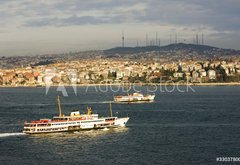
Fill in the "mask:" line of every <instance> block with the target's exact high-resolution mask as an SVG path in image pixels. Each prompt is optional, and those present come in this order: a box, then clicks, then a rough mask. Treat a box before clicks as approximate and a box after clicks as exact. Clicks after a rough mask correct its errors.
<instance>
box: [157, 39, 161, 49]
mask: <svg viewBox="0 0 240 165" xmlns="http://www.w3.org/2000/svg"><path fill="white" fill-rule="evenodd" d="M158 46H159V47H160V46H161V39H160V38H159V40H158Z"/></svg>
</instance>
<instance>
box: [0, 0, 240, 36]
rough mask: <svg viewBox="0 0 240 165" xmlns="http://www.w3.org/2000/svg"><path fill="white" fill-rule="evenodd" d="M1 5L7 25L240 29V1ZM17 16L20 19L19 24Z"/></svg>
mask: <svg viewBox="0 0 240 165" xmlns="http://www.w3.org/2000/svg"><path fill="white" fill-rule="evenodd" d="M0 3H1V6H2V7H1V8H0V9H1V11H0V18H2V19H3V20H4V22H7V23H8V22H9V23H14V22H15V23H16V24H18V25H22V26H30V27H31V26H34V27H37V26H40V27H42V26H71V25H84V24H116V23H151V24H158V25H164V24H172V25H176V26H178V25H180V26H186V27H187V26H195V27H198V26H202V27H204V26H205V27H210V28H212V29H215V30H231V31H239V30H240V19H239V18H238V17H239V16H240V1H238V0H221V1H219V0H211V1H208V0H201V1H198V0H182V1H177V0H149V1H143V0H138V1H137V0H132V1H127V0H89V1H78V0H70V1H65V0H52V1H46V0H40V1H34V0H23V1H17V0H12V1H6V0H2V1H0ZM17 17H21V19H20V21H18V19H17ZM2 24H3V23H2Z"/></svg>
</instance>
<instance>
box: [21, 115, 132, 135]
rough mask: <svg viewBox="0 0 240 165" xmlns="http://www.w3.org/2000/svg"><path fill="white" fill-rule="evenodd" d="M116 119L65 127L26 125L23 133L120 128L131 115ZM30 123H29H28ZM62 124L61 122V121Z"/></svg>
mask: <svg viewBox="0 0 240 165" xmlns="http://www.w3.org/2000/svg"><path fill="white" fill-rule="evenodd" d="M115 119H116V120H114V121H110V122H102V123H94V121H93V122H92V123H90V124H84V123H81V124H75V125H69V126H65V127H52V126H48V127H26V126H25V127H24V131H23V133H26V134H42V133H58V132H71V131H83V130H91V129H104V128H118V127H124V126H125V125H126V123H127V122H128V120H129V117H125V118H115ZM76 123H77V122H76ZM26 124H29V123H26ZM60 124H61V123H60Z"/></svg>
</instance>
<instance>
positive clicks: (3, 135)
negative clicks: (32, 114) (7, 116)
mask: <svg viewBox="0 0 240 165" xmlns="http://www.w3.org/2000/svg"><path fill="white" fill-rule="evenodd" d="M22 135H26V134H25V133H22V132H12V133H0V138H1V137H9V136H22Z"/></svg>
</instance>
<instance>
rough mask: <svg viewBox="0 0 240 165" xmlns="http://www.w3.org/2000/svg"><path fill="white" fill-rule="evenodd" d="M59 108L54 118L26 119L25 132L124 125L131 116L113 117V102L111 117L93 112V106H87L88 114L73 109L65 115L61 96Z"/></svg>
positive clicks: (49, 131)
mask: <svg viewBox="0 0 240 165" xmlns="http://www.w3.org/2000/svg"><path fill="white" fill-rule="evenodd" d="M58 110H59V115H58V116H54V117H53V118H52V119H40V120H33V121H30V122H27V121H25V122H24V128H23V133H27V134H39V133H52V132H67V131H79V130H87V129H104V128H112V127H124V126H125V125H126V123H127V122H128V120H129V117H123V118H118V117H113V116H112V106H111V103H110V109H109V114H110V115H109V117H98V114H92V108H90V107H88V108H87V114H80V112H79V111H73V112H71V113H70V115H69V116H65V115H64V114H62V111H61V103H60V98H59V97H58Z"/></svg>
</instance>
